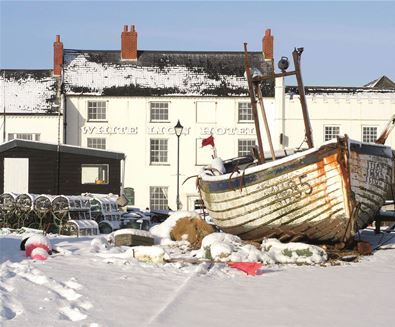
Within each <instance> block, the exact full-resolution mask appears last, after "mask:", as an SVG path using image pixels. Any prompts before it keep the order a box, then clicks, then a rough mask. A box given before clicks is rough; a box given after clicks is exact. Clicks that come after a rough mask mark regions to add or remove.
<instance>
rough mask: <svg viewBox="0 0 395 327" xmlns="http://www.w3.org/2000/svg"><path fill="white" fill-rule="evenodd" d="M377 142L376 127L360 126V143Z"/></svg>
mask: <svg viewBox="0 0 395 327" xmlns="http://www.w3.org/2000/svg"><path fill="white" fill-rule="evenodd" d="M376 140H377V127H375V126H362V142H368V143H373V142H375V141H376Z"/></svg>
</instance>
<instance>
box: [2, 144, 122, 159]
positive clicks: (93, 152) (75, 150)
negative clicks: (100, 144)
mask: <svg viewBox="0 0 395 327" xmlns="http://www.w3.org/2000/svg"><path fill="white" fill-rule="evenodd" d="M13 148H28V149H36V150H45V151H53V152H55V151H58V145H57V144H55V143H44V142H38V141H30V140H20V139H13V140H11V141H7V142H5V143H2V144H0V153H2V152H5V151H8V150H10V149H13ZM59 152H64V153H71V154H77V155H86V156H92V157H99V158H109V159H116V160H124V159H125V154H124V153H122V152H113V151H108V150H102V149H93V148H84V147H80V146H76V145H69V144H60V145H59Z"/></svg>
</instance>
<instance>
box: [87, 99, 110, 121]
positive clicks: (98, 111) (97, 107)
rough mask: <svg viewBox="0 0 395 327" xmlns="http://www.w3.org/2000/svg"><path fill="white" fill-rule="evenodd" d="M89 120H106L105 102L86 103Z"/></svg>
mask: <svg viewBox="0 0 395 327" xmlns="http://www.w3.org/2000/svg"><path fill="white" fill-rule="evenodd" d="M89 120H106V101H88V121H89Z"/></svg>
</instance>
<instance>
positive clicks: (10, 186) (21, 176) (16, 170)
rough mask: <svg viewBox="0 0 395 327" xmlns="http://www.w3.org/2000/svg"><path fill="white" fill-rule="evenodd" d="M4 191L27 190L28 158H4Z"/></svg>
mask: <svg viewBox="0 0 395 327" xmlns="http://www.w3.org/2000/svg"><path fill="white" fill-rule="evenodd" d="M5 192H14V193H28V192H29V158H4V193H5Z"/></svg>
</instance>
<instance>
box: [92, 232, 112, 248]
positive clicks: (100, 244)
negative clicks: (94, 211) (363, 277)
mask: <svg viewBox="0 0 395 327" xmlns="http://www.w3.org/2000/svg"><path fill="white" fill-rule="evenodd" d="M109 247H110V245H109V243H108V240H107V239H106V238H105V237H104V236H100V237H96V238H94V239H93V240H92V241H91V252H100V251H102V250H106V249H108V248H109Z"/></svg>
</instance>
